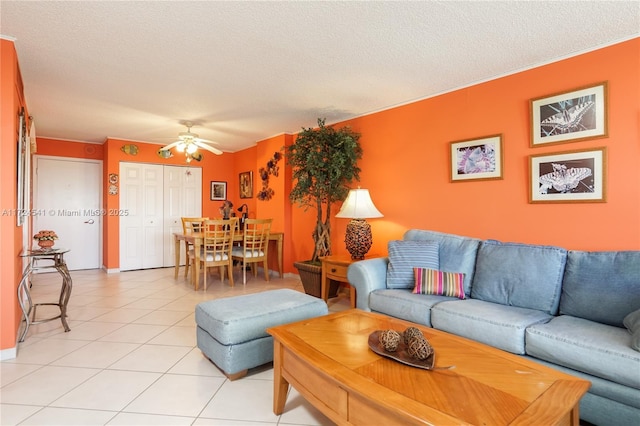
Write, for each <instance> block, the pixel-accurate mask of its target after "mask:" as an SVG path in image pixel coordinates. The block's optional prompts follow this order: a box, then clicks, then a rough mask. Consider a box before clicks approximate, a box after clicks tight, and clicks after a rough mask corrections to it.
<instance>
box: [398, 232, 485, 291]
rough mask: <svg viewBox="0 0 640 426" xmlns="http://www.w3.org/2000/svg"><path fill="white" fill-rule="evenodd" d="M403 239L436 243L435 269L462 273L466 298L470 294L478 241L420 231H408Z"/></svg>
mask: <svg viewBox="0 0 640 426" xmlns="http://www.w3.org/2000/svg"><path fill="white" fill-rule="evenodd" d="M403 238H404V240H405V241H437V242H438V247H439V248H438V252H439V255H440V256H439V257H440V259H439V260H440V267H439V268H436V269H441V270H443V271H455V272H461V273H463V274H464V292H465V294H466V295H467V296H469V294H471V283H472V282H473V274H474V271H475V265H476V254H477V252H478V247H479V246H480V240H479V239H477V238H469V237H463V236H460V235H454V234H446V233H442V232H436V231H427V230H422V229H410V230H408V231H407V232H405V234H404V237H403Z"/></svg>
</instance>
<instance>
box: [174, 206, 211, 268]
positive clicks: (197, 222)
mask: <svg viewBox="0 0 640 426" xmlns="http://www.w3.org/2000/svg"><path fill="white" fill-rule="evenodd" d="M180 219H181V220H182V233H183V234H193V233H194V232H201V231H202V223H203V222H204V221H205V220H209V218H208V217H181V218H180ZM190 251H193V244H191V243H188V242H186V241H185V242H184V258H185V265H184V277H185V278H186V277H187V275H188V274H189V263H190V262H189V252H190Z"/></svg>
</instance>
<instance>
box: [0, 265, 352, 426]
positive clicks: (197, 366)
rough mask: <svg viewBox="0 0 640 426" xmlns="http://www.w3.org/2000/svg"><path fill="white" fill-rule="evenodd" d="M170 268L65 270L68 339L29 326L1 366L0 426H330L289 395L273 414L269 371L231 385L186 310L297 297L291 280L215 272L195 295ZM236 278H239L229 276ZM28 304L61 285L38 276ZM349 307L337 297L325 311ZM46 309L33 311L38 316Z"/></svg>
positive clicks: (58, 329) (52, 277)
mask: <svg viewBox="0 0 640 426" xmlns="http://www.w3.org/2000/svg"><path fill="white" fill-rule="evenodd" d="M173 274H174V272H173V268H161V269H151V270H145V271H129V272H121V273H117V274H109V275H108V274H106V273H105V272H103V271H99V270H92V271H72V272H71V276H72V279H73V290H72V293H71V299H70V302H69V308H68V322H69V326H70V327H71V331H70V332H68V333H65V332H64V330H63V329H62V325H61V323H60V321H58V320H55V321H51V322H48V323H43V324H38V325H34V326H31V328H30V329H29V334H28V336H27V339H26V340H25V342H23V343H21V344H19V346H18V356H17V358H16V359H12V360H7V361H3V362H1V363H0V425H2V426H9V425H198V426H205V425H215V426H221V425H225V426H241V425H243V426H260V425H271V426H273V425H331V424H332V422H331V421H330V420H329V419H327V418H326V417H325V416H324V415H322V414H321V413H320V412H319V411H317V410H316V409H315V408H314V407H312V406H311V405H310V404H309V403H307V402H306V401H305V400H304V398H302V397H301V396H300V394H298V393H297V392H296V390H295V389H293V388H291V390H290V391H289V397H288V399H287V404H286V406H285V411H284V413H283V414H282V415H280V416H277V415H275V414H274V413H273V407H272V404H273V367H272V365H270V364H267V365H265V366H261V367H258V368H255V369H252V370H250V371H249V374H248V375H247V376H246V377H244V378H242V379H239V380H236V381H230V380H228V379H227V378H226V377H225V376H224V374H223V373H222V372H221V371H220V370H219V369H218V368H217V367H216V366H215V365H213V364H212V363H211V362H210V361H209V360H208V359H206V358H205V357H204V356H203V355H202V353H201V352H200V350H199V349H198V348H197V346H196V336H195V318H194V314H193V313H194V309H195V306H196V305H197V304H198V303H200V302H202V301H205V300H210V299H215V298H220V297H229V296H235V295H241V294H249V293H256V292H260V291H265V290H271V289H275V288H292V289H294V290H298V291H303V290H302V284H301V283H300V280H299V279H297V278H295V277H293V278H285V279H280V278H277V277H272V279H271V281H270V282H266V281H264V280H263V278H262V276H261V275H260V274H258V277H257V278H256V277H252V276H250V277H248V279H249V281H248V282H247V284H246V286H243V285H242V279H241V277H238V278H239V279H237V280H236V285H235V287H234V288H230V287H229V285H228V281H225V282H224V283H221V282H220V280H219V278H218V276H217V273H215V272H212V273H211V276H210V278H209V279H208V280H207V287H208V288H207V291H206V292H204V291H203V290H202V287H201V288H200V290H199V291H198V292H195V291H194V290H193V288H192V287H191V286H190V285H189V282H188V280H187V279H185V278H184V275H183V270H182V269H181V270H180V274H179V275H178V278H177V279H174V277H173ZM236 275H239V271H236ZM33 282H34V285H33V289H32V296H33V298H34V301H35V302H36V303H37V302H48V301H51V300H52V299H53V300H55V299H56V298H57V294H58V291H59V285H60V277H59V275H57V274H55V273H54V274H38V275H36V276H35V277H34V279H33ZM348 308H349V300H348V296H347V295H346V293H345V294H344V295H342V296H341V297H339V298H336V299H332V300H330V301H329V310H330V311H340V310H343V309H348ZM44 313H45V311H43V312H42V314H44Z"/></svg>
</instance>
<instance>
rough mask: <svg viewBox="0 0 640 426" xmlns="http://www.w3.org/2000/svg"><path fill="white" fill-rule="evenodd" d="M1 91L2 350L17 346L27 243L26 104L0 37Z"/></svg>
mask: <svg viewBox="0 0 640 426" xmlns="http://www.w3.org/2000/svg"><path fill="white" fill-rule="evenodd" d="M0 94H1V96H0V120H1V123H2V128H1V129H0V156H1V157H0V181H1V182H2V185H0V212H2V214H0V247H1V249H0V250H1V253H2V255H1V256H0V304H1V305H0V306H1V309H0V311H1V314H0V315H1V317H0V350H3V351H4V350H11V348H14V347H15V346H16V336H17V332H18V328H19V327H20V320H21V317H22V312H21V311H20V307H19V305H18V301H17V297H16V294H17V288H18V283H19V282H20V278H21V276H22V258H20V257H19V255H20V252H21V251H22V245H23V241H22V227H18V226H17V223H16V207H17V184H18V178H17V166H16V164H17V161H16V159H17V154H18V150H17V141H18V126H19V121H18V115H19V112H20V109H21V107H23V106H24V107H25V108H26V105H25V104H24V94H23V90H22V85H21V77H20V71H19V66H18V58H17V56H16V51H15V47H14V44H13V42H11V41H9V40H4V39H0ZM26 116H27V117H28V116H29V114H28V113H26ZM27 128H28V127H27ZM23 226H27V225H23ZM3 357H4V353H3Z"/></svg>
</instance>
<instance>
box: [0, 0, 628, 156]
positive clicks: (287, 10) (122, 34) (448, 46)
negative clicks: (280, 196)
mask: <svg viewBox="0 0 640 426" xmlns="http://www.w3.org/2000/svg"><path fill="white" fill-rule="evenodd" d="M0 16H1V20H0V34H2V35H3V36H5V37H10V38H15V39H16V41H15V45H16V49H17V52H18V58H19V62H20V68H21V72H22V76H23V80H24V84H25V94H26V99H27V104H28V106H29V112H30V114H31V115H32V116H33V117H34V118H35V122H36V128H37V133H38V136H43V137H51V138H60V139H70V140H79V141H88V142H97V143H103V142H104V140H105V138H107V137H114V138H122V139H128V140H136V141H148V142H155V143H169V142H171V141H173V140H175V139H176V136H177V134H178V132H181V131H184V130H185V128H184V127H183V126H181V125H180V123H181V122H183V121H192V122H194V123H195V125H194V127H193V129H192V131H193V132H195V133H198V134H199V135H200V137H202V138H206V139H210V140H213V141H216V143H217V145H216V146H217V147H218V148H220V149H222V150H223V151H226V152H234V151H238V150H241V149H244V148H246V147H249V146H252V145H254V144H255V142H256V141H258V140H261V139H264V138H267V137H270V136H273V135H276V134H280V133H283V132H290V133H296V132H298V131H299V130H300V128H301V127H303V126H304V127H309V126H314V125H315V124H316V119H317V118H318V117H326V118H327V123H331V122H336V121H340V120H343V119H347V118H351V117H354V116H359V115H362V114H366V113H369V112H372V111H376V110H380V109H385V108H389V107H391V106H394V105H398V104H402V103H407V102H410V101H414V100H417V99H423V98H426V97H429V96H433V95H435V94H438V93H443V92H446V91H450V90H454V89H456V88H460V87H464V86H468V85H471V84H474V83H478V82H481V81H485V80H489V79H492V78H496V77H499V76H503V75H506V74H510V73H513V72H517V71H520V70H524V69H527V68H531V67H534V66H537V65H541V64H544V63H548V62H551V61H554V60H558V59H561V58H565V57H568V56H572V55H576V54H579V53H582V52H585V51H589V50H593V49H595V48H598V47H603V46H606V45H610V44H612V43H616V42H619V41H623V40H628V39H630V38H634V37H638V36H639V35H640V2H639V1H613V2H596V1H587V2H575V1H553V2H548V1H506V2H495V1H488V2H487V1H415V2H407V1H400V2H378V1H368V2H326V1H323V2H315V1H299V2H295V1H288V2H248V1H243V2H222V1H200V2H191V1H70V2H67V1H55V2H53V1H29V2H27V1H5V0H2V1H1V2H0Z"/></svg>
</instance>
